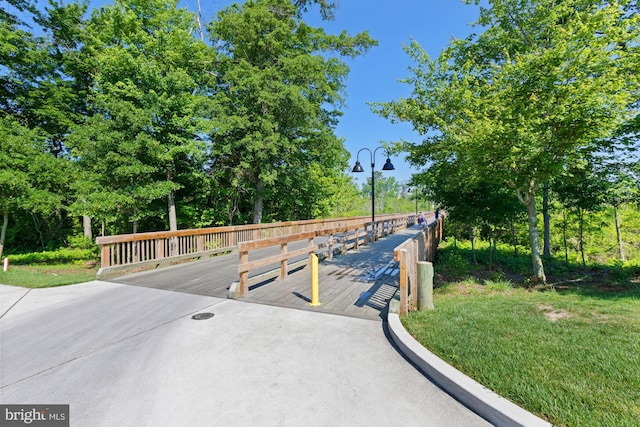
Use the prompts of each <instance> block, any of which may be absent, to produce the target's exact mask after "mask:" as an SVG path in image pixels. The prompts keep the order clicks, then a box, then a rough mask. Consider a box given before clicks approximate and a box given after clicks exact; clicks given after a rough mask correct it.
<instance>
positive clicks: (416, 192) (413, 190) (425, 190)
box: [409, 187, 427, 216]
mask: <svg viewBox="0 0 640 427" xmlns="http://www.w3.org/2000/svg"><path fill="white" fill-rule="evenodd" d="M411 192H413V193H414V194H415V199H416V216H418V197H419V194H418V188H417V187H416V188H414V189H412V188H409V193H411ZM426 195H427V189H426V188H423V189H422V196H423V197H424V196H426Z"/></svg>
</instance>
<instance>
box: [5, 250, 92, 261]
mask: <svg viewBox="0 0 640 427" xmlns="http://www.w3.org/2000/svg"><path fill="white" fill-rule="evenodd" d="M96 258H97V257H96V253H95V251H94V250H92V249H68V248H63V249H58V250H56V251H45V252H31V253H27V254H18V255H9V259H10V261H11V263H13V264H16V265H25V264H66V263H73V262H84V261H93V260H95V259H96Z"/></svg>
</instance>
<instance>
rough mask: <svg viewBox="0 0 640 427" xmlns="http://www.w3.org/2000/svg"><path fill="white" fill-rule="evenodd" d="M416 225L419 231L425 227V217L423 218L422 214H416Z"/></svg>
mask: <svg viewBox="0 0 640 427" xmlns="http://www.w3.org/2000/svg"><path fill="white" fill-rule="evenodd" d="M418 225H419V226H420V228H421V229H422V228H425V227H426V226H427V217H425V216H424V213H423V212H420V213H419V214H418Z"/></svg>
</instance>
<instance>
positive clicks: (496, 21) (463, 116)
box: [374, 0, 640, 282]
mask: <svg viewBox="0 0 640 427" xmlns="http://www.w3.org/2000/svg"><path fill="white" fill-rule="evenodd" d="M630 4H631V2H630V1H614V2H607V3H605V4H602V3H601V2H598V1H584V0H571V1H564V2H556V1H553V0H526V1H521V0H491V1H489V7H481V8H480V18H479V20H478V24H479V25H482V26H483V27H485V31H484V32H482V33H479V34H478V35H472V36H470V37H469V38H468V39H465V40H453V41H452V42H451V43H450V44H449V46H448V47H447V48H445V49H444V50H443V52H442V53H441V55H440V56H439V57H438V58H437V59H431V58H430V57H429V56H428V55H427V53H426V51H424V49H422V47H421V46H420V45H419V44H418V43H417V42H415V41H414V42H412V43H411V44H410V45H409V46H408V47H407V49H406V50H407V53H408V54H409V55H410V56H411V57H412V58H413V59H414V61H415V62H416V64H417V65H416V67H415V68H413V69H412V75H411V76H410V77H409V78H407V79H406V80H405V82H406V83H407V84H409V85H411V86H412V87H413V93H412V94H411V96H410V97H408V98H404V99H400V100H397V101H393V102H388V103H379V104H374V110H375V111H376V112H377V113H378V114H380V115H382V116H384V117H387V118H389V119H391V120H392V121H395V120H398V121H409V122H411V123H412V124H413V127H414V129H416V130H418V131H419V132H420V133H421V134H423V135H424V137H425V138H424V141H423V143H421V144H415V145H413V146H411V147H410V152H411V155H410V159H411V161H412V162H413V163H414V164H416V165H418V166H424V165H425V164H427V163H428V164H429V168H430V170H433V171H434V172H433V173H434V174H435V175H436V176H440V177H443V176H444V177H446V176H447V173H448V172H450V171H455V173H454V174H453V176H454V177H455V178H458V179H454V180H445V181H444V182H445V183H447V184H449V185H438V186H436V187H434V188H433V189H432V191H434V192H438V191H441V190H445V191H447V190H449V191H451V192H452V193H454V194H455V191H456V190H458V191H459V193H460V194H461V195H462V196H461V197H459V198H458V199H457V200H454V203H450V204H449V207H450V208H452V210H453V207H456V208H457V207H459V206H461V205H465V197H464V195H466V194H467V193H468V192H467V191H465V190H467V188H468V187H471V188H473V187H474V186H477V185H478V184H484V183H486V184H488V185H495V186H498V187H500V186H507V187H508V188H510V189H512V191H513V195H516V196H517V197H518V199H519V200H520V201H521V203H522V204H523V205H524V206H525V207H526V208H527V214H528V217H529V236H530V237H529V241H530V244H529V248H530V252H531V256H532V262H533V269H534V275H535V277H536V279H537V280H539V281H543V282H544V280H545V274H544V268H543V266H542V262H541V259H540V254H539V247H538V229H537V212H536V203H535V197H536V195H537V192H538V189H539V187H540V185H542V184H543V183H545V182H550V181H552V180H553V179H554V178H557V177H559V176H561V174H562V173H563V172H564V170H565V168H566V167H567V166H568V165H571V164H574V163H575V162H577V161H580V160H581V159H582V158H583V157H584V155H585V153H587V152H589V151H598V150H600V149H604V148H608V147H609V144H608V143H605V142H604V141H605V140H606V138H608V137H610V136H612V135H613V133H614V131H615V130H616V129H617V128H618V127H619V126H620V125H621V124H622V123H624V122H625V121H626V120H629V119H630V118H631V117H632V114H631V111H632V110H631V106H632V105H633V104H634V103H635V102H636V101H637V99H638V93H639V89H640V86H639V85H638V79H637V73H636V72H634V70H635V69H636V68H637V63H638V61H637V49H636V48H635V46H636V45H637V42H638V39H639V35H640V26H638V20H639V19H640V17H639V16H638V15H635V14H627V13H625V12H624V7H625V6H629V5H630ZM627 46H634V48H632V49H627ZM460 177H464V179H459V178H460ZM441 181H442V180H441ZM456 182H458V183H460V184H458V186H456ZM438 184H443V182H438ZM438 198H440V197H436V199H438ZM442 199H445V197H442ZM506 216H508V215H506Z"/></svg>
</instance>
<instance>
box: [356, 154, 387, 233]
mask: <svg viewBox="0 0 640 427" xmlns="http://www.w3.org/2000/svg"><path fill="white" fill-rule="evenodd" d="M381 148H382V147H378V148H376V149H375V150H373V152H371V150H369V149H368V148H361V149H360V150H359V151H358V154H357V155H356V165H355V166H354V167H353V170H352V171H351V172H364V168H363V167H362V165H361V164H360V152H361V151H363V150H366V151H368V152H369V157H370V159H371V223H372V224H371V226H372V227H373V226H374V224H375V222H376V176H375V167H376V152H377V151H378V150H379V149H381ZM382 170H383V171H392V170H395V167H394V166H393V164H392V163H391V159H390V158H389V157H388V156H387V161H386V162H385V163H384V166H382Z"/></svg>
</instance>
